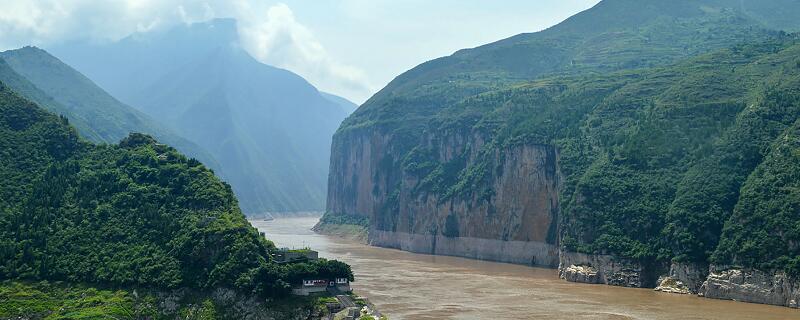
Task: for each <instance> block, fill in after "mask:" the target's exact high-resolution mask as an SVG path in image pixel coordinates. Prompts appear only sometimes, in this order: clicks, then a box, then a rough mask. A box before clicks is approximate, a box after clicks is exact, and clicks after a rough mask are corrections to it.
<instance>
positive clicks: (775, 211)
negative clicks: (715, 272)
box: [712, 122, 800, 277]
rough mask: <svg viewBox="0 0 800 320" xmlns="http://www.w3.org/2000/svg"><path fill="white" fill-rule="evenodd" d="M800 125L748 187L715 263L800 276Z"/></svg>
mask: <svg viewBox="0 0 800 320" xmlns="http://www.w3.org/2000/svg"><path fill="white" fill-rule="evenodd" d="M799 173H800V122H795V124H794V125H793V126H792V127H791V128H789V129H787V130H786V132H785V133H783V134H782V135H781V136H780V137H778V138H777V139H776V140H775V142H774V144H773V145H772V147H771V148H770V150H769V153H768V154H767V155H766V157H765V158H764V161H763V162H762V163H761V164H759V165H758V167H757V168H756V170H755V171H753V172H752V173H751V174H750V176H749V177H748V178H747V181H746V182H745V183H744V186H743V187H742V189H741V195H740V198H739V201H738V203H737V204H736V207H735V209H734V210H733V216H732V217H731V219H730V220H728V221H727V222H726V223H725V228H724V229H723V233H722V239H721V241H720V245H719V246H718V247H717V249H716V252H715V253H714V256H713V257H712V261H714V262H715V263H718V264H720V265H735V266H743V267H747V268H756V269H760V270H775V269H778V270H780V269H783V270H786V271H788V273H789V274H790V275H792V276H795V277H798V276H800V245H798V244H800V222H798V221H800V176H798V174H799Z"/></svg>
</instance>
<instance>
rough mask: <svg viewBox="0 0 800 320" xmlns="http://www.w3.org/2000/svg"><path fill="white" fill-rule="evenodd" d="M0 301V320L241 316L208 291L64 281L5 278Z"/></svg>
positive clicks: (273, 307) (299, 303) (295, 305)
mask: <svg viewBox="0 0 800 320" xmlns="http://www.w3.org/2000/svg"><path fill="white" fill-rule="evenodd" d="M0 301H2V302H3V303H0V319H18V318H24V319H43V320H61V319H63V320H66V319H73V320H77V319H87V320H88V319H158V320H168V319H178V318H179V319H190V320H213V319H241V318H240V317H237V312H241V310H237V307H236V306H234V305H233V304H229V303H227V304H226V303H218V302H215V301H214V300H213V299H212V298H211V295H209V294H206V293H203V292H198V291H187V290H183V291H180V292H164V291H158V290H151V289H146V288H136V289H119V288H105V287H102V288H100V287H95V286H88V285H83V284H72V283H68V282H47V281H41V282H21V281H5V282H0ZM167 301H169V302H167ZM336 301H337V300H336V298H332V297H327V296H311V297H292V299H278V300H274V302H273V303H271V304H270V305H269V306H268V308H269V309H267V310H250V311H251V312H255V314H262V315H267V318H271V317H276V318H279V319H280V318H289V317H291V316H294V315H296V314H297V313H298V312H308V311H312V310H313V311H312V312H314V313H317V314H325V313H327V307H326V305H325V303H326V302H336ZM165 302H166V303H165ZM165 304H171V306H168V307H165ZM238 308H241V306H239V307H238ZM251 316H252V314H251Z"/></svg>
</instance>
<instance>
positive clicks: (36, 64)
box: [0, 47, 219, 170]
mask: <svg viewBox="0 0 800 320" xmlns="http://www.w3.org/2000/svg"><path fill="white" fill-rule="evenodd" d="M0 81H3V82H5V83H7V85H8V86H10V87H11V88H12V89H14V90H15V91H17V92H19V93H20V94H22V95H24V96H25V97H26V98H27V99H30V100H32V101H34V102H36V103H38V104H39V105H40V106H42V107H44V108H46V109H47V110H49V111H51V112H53V113H56V114H61V115H64V116H66V117H67V118H69V119H70V121H71V122H72V123H73V124H74V125H75V126H76V128H77V129H78V131H79V133H80V134H81V136H82V137H83V138H85V139H87V140H89V141H92V142H97V143H116V142H119V141H120V140H121V139H123V138H125V137H127V136H128V135H129V134H130V133H132V132H137V133H146V134H150V135H153V136H155V137H157V138H158V139H160V140H161V141H163V142H165V143H168V144H170V145H171V146H174V147H175V148H177V149H178V150H181V151H182V152H186V153H187V154H189V155H190V156H192V157H195V158H197V159H199V160H201V161H203V162H204V163H205V164H206V165H208V166H209V167H210V168H213V169H216V170H219V164H218V163H217V161H216V160H215V159H214V157H212V156H211V155H210V154H209V153H208V152H207V151H205V150H203V149H202V148H201V147H199V146H198V145H196V144H195V143H192V142H190V141H188V140H186V139H184V138H182V137H180V136H178V135H177V134H175V133H174V132H173V131H172V130H170V129H168V128H167V127H166V126H165V125H163V124H161V123H159V122H157V121H155V120H153V119H152V118H151V117H150V116H148V115H145V114H144V113H142V112H140V111H138V110H136V109H134V108H132V107H130V106H128V105H125V104H123V103H122V102H120V101H119V100H117V99H115V98H114V97H112V96H111V95H109V94H108V93H106V92H105V91H103V89H101V88H100V87H98V86H97V85H95V84H94V83H93V82H92V81H91V80H89V79H88V78H86V77H85V76H84V75H83V74H81V73H79V72H78V71H76V70H74V69H72V68H71V67H70V66H68V65H66V64H64V63H63V62H61V61H60V60H59V59H57V58H56V57H53V56H52V55H50V54H49V53H47V52H46V51H44V50H42V49H39V48H36V47H24V48H21V49H16V50H8V51H5V52H1V53H0Z"/></svg>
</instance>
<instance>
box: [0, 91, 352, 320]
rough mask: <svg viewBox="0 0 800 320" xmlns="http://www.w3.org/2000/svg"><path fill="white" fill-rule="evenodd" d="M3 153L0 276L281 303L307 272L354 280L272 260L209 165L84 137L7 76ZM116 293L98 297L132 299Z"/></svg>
mask: <svg viewBox="0 0 800 320" xmlns="http://www.w3.org/2000/svg"><path fill="white" fill-rule="evenodd" d="M0 155H2V156H0V179H2V181H4V183H3V184H2V185H0V279H22V280H34V281H38V280H49V281H66V282H69V283H91V284H98V285H103V286H109V287H112V288H122V289H125V288H130V287H143V288H154V289H161V290H170V289H178V288H189V289H192V290H199V291H204V290H213V289H216V288H228V289H233V290H235V291H237V292H240V293H243V294H249V295H253V296H259V297H278V298H280V297H284V296H286V295H287V294H288V292H289V291H290V288H291V284H294V283H298V282H299V281H300V280H302V279H303V278H305V277H327V278H336V277H346V278H349V279H350V280H353V275H352V272H351V271H350V267H349V266H347V265H346V264H344V263H341V262H338V261H327V260H324V259H321V260H318V261H315V262H313V263H299V264H287V265H278V264H276V263H273V262H272V261H271V260H270V252H271V251H273V250H276V249H275V248H274V245H273V244H272V243H271V242H269V241H267V240H266V239H264V238H263V237H262V236H260V235H259V233H258V231H257V230H256V229H255V228H253V227H252V226H250V224H249V223H248V222H247V221H246V220H245V217H244V215H243V214H242V213H241V211H240V210H239V207H238V204H237V201H236V198H235V197H234V196H233V193H232V191H231V187H230V186H229V185H227V184H226V183H224V182H222V181H220V180H219V179H218V178H217V177H215V176H214V173H213V172H212V171H210V170H208V169H207V168H206V167H205V166H203V165H202V164H201V163H200V162H199V161H197V160H195V159H190V158H186V157H184V156H183V155H181V154H179V153H178V152H177V151H176V150H175V149H172V148H171V147H169V146H166V145H163V144H159V143H158V142H156V141H155V140H154V139H153V138H151V137H150V136H147V135H142V134H131V135H130V136H129V137H127V138H125V139H123V140H122V141H121V142H120V143H119V145H99V146H98V145H92V144H90V143H87V142H84V141H82V140H80V139H79V138H78V135H77V133H76V131H75V129H73V128H72V127H70V126H69V125H68V120H67V119H66V118H65V117H57V116H54V115H52V114H49V113H47V112H46V111H44V110H42V109H40V108H39V107H38V106H37V105H35V104H33V103H31V102H29V101H27V100H26V99H24V98H22V97H20V96H19V95H17V94H16V93H14V92H12V91H11V90H10V89H9V88H8V87H6V86H5V85H4V84H2V83H0ZM115 290H116V289H113V290H111V291H110V292H109V293H106V292H102V293H99V294H98V299H101V300H102V301H106V300H108V301H112V300H115V299H116V300H119V301H122V302H124V301H126V300H125V295H122V294H120V293H115V292H116V291H115ZM207 309H208V308H201V309H198V310H197V312H199V313H200V314H206V315H207V314H210V312H212V310H210V309H208V310H207ZM87 310H88V309H87ZM204 310H205V311H204ZM112 311H113V310H112ZM86 312H89V311H86ZM114 312H116V311H114Z"/></svg>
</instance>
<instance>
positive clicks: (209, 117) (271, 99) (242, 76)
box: [52, 19, 355, 214]
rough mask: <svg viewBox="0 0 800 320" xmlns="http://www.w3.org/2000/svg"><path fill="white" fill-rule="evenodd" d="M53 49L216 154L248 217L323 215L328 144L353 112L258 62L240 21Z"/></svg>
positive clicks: (220, 21) (299, 80)
mask: <svg viewBox="0 0 800 320" xmlns="http://www.w3.org/2000/svg"><path fill="white" fill-rule="evenodd" d="M52 50H53V51H54V52H55V53H56V54H57V55H58V56H59V57H61V58H62V59H64V60H65V61H67V62H68V63H69V64H70V65H73V66H75V67H76V68H77V69H79V70H82V71H83V72H85V73H86V74H87V75H88V76H89V77H90V78H92V79H94V80H95V81H97V82H98V83H99V84H100V86H102V87H104V88H107V89H108V90H109V91H110V92H112V93H113V94H114V95H115V96H117V97H119V98H120V99H122V100H123V101H126V102H128V103H130V104H131V105H133V106H135V107H137V108H139V109H140V110H141V111H143V112H145V113H146V114H148V115H150V116H152V117H154V118H157V119H159V120H160V121H162V122H164V123H167V124H168V125H169V126H170V128H171V129H173V130H175V131H176V132H178V133H179V134H180V135H182V136H184V137H186V138H187V139H189V140H191V141H194V142H196V143H197V144H199V145H200V146H202V147H203V148H204V149H206V150H209V152H211V153H212V154H214V156H215V157H216V158H217V159H218V160H219V162H220V164H221V167H222V168H223V171H224V172H225V179H226V180H227V181H228V182H229V183H230V184H231V185H232V186H233V188H234V191H235V192H236V194H237V196H238V198H239V200H240V205H241V207H242V209H243V210H244V211H245V212H246V213H249V214H255V213H261V212H265V211H273V212H278V211H313V210H322V209H323V207H324V203H325V194H326V191H325V190H326V180H327V174H328V160H329V152H330V141H331V137H332V136H333V133H334V132H335V130H336V128H337V127H338V126H339V124H340V122H341V121H342V120H343V119H344V118H345V117H346V116H347V115H348V114H349V112H350V111H352V110H347V109H349V108H352V109H355V107H354V105H349V104H348V103H347V102H346V101H343V100H342V99H341V98H338V99H337V98H333V97H331V96H328V95H326V94H323V93H321V92H319V91H318V90H317V89H316V88H314V87H313V86H312V85H311V84H309V83H308V82H307V81H306V80H304V79H303V78H301V77H300V76H298V75H296V74H294V73H291V72H289V71H287V70H283V69H279V68H275V67H271V66H268V65H265V64H262V63H260V62H258V61H256V60H255V59H254V58H252V57H251V56H250V55H249V54H248V53H247V52H246V51H244V50H243V49H242V48H241V47H240V45H239V44H238V32H237V27H236V21H235V20H232V19H217V20H212V21H209V22H206V23H197V24H192V25H181V26H178V27H175V28H172V29H169V30H164V31H158V32H154V33H142V34H134V35H132V36H129V37H127V38H125V39H122V40H120V41H118V42H114V43H107V44H97V45H91V44H86V43H77V44H68V45H64V46H61V47H56V48H53V49H52Z"/></svg>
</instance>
